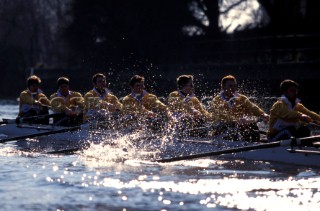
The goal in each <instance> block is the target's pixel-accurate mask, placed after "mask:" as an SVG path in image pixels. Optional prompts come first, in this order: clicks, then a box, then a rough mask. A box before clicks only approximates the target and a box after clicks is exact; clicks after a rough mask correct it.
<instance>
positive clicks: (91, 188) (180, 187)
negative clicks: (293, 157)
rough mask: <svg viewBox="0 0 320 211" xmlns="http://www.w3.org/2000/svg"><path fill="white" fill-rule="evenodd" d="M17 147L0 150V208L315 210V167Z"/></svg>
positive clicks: (0, 105)
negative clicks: (164, 159)
mask: <svg viewBox="0 0 320 211" xmlns="http://www.w3.org/2000/svg"><path fill="white" fill-rule="evenodd" d="M17 111H18V106H17V104H16V103H15V102H10V101H1V102H0V117H1V118H14V117H15V116H16V115H17ZM17 144H18V142H10V143H6V144H1V145H0V165H1V168H0V198H1V202H0V210H211V209H214V210H283V209H287V210H319V208H320V191H319V189H320V176H319V174H320V169H319V168H315V167H309V166H295V165H287V164H281V163H270V162H261V161H255V162H254V161H243V160H216V159H214V158H211V159H209V158H206V159H198V160H192V161H191V160H189V161H180V162H175V163H169V164H159V163H154V162H150V161H149V160H148V159H146V158H145V159H137V158H136V157H135V158H133V159H130V158H126V159H122V157H121V156H122V155H121V153H118V152H115V151H114V150H113V151H111V150H108V149H106V148H89V149H88V150H87V152H82V153H79V154H75V155H59V156H57V155H48V154H43V153H39V152H36V153H34V152H28V151H24V150H20V149H19V148H18V147H17ZM319 158H320V157H319ZM319 161H320V159H319Z"/></svg>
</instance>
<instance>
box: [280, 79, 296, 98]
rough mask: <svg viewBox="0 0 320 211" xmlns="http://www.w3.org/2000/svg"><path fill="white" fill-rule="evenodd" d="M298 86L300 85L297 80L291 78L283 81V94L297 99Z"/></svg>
mask: <svg viewBox="0 0 320 211" xmlns="http://www.w3.org/2000/svg"><path fill="white" fill-rule="evenodd" d="M298 87H299V85H298V84H297V83H296V82H294V81H293V80H289V79H287V80H284V81H282V82H281V84H280V90H281V92H282V94H283V95H284V96H286V97H287V98H288V99H289V100H292V101H294V100H296V99H297V95H298Z"/></svg>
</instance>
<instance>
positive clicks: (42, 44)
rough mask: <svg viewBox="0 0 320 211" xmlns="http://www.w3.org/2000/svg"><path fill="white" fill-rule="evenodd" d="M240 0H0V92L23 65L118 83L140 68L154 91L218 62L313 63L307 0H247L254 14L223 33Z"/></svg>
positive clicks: (314, 17) (215, 69) (21, 82)
mask: <svg viewBox="0 0 320 211" xmlns="http://www.w3.org/2000/svg"><path fill="white" fill-rule="evenodd" d="M250 2H253V1H252V0H223V1H222V0H90V1H89V0H64V1H63V0H30V1H24V0H15V1H10V0H0V68H1V71H2V77H1V83H0V96H1V97H12V96H17V93H19V92H20V91H21V89H23V88H24V86H25V78H26V76H27V75H28V73H29V71H27V70H29V68H41V69H44V70H45V69H50V68H60V69H65V70H68V69H69V68H72V69H73V72H72V73H74V69H77V68H78V71H86V72H87V73H88V74H87V75H90V74H93V73H95V72H98V71H99V72H106V73H108V74H110V75H109V76H110V78H111V80H112V81H120V83H124V81H127V80H128V78H129V77H130V76H131V75H132V74H133V73H140V74H144V75H145V76H146V77H150V79H149V80H152V79H156V80H157V81H158V82H157V83H156V82H153V84H151V87H156V86H160V88H159V87H158V89H159V90H162V89H163V88H161V85H160V83H161V82H165V81H167V82H168V83H170V84H172V82H173V83H174V79H175V77H176V76H177V75H178V74H179V73H195V74H198V76H199V77H198V78H199V80H201V79H207V80H208V79H209V78H208V75H213V74H215V73H219V74H216V76H215V77H216V78H219V77H221V76H222V75H223V74H224V73H226V72H225V71H224V70H227V69H228V71H229V72H227V73H235V74H236V75H237V76H239V77H240V78H241V77H242V78H246V76H248V78H249V79H250V77H252V75H253V74H250V73H249V72H252V71H253V70H252V69H255V68H260V70H261V69H264V71H265V75H270V74H269V72H270V71H271V72H272V71H279V68H281V67H279V64H283V63H290V65H291V66H290V67H292V68H293V69H294V68H295V67H296V66H295V65H294V64H296V63H307V64H308V65H309V64H310V63H312V64H314V63H318V61H319V59H320V58H319V52H320V51H319V49H320V44H319V43H320V42H319V37H320V24H319V23H318V20H319V15H320V13H319V12H318V9H317V7H316V5H317V4H316V3H317V0H291V1H287V0H276V1H273V0H257V2H258V3H259V8H258V9H257V10H256V12H255V13H253V16H254V17H253V20H256V21H255V22H252V23H250V24H247V25H244V24H239V25H238V26H237V27H236V28H235V29H234V30H233V32H232V33H230V32H229V31H228V29H230V28H231V25H229V26H222V21H221V18H222V17H225V18H229V19H230V20H232V17H231V16H230V14H229V13H230V12H231V11H232V10H233V9H236V8H238V12H239V14H238V17H233V19H234V20H236V19H239V18H240V14H241V11H242V10H243V11H244V10H245V9H250V8H248V7H251V4H249V3H250ZM248 64H250V65H252V66H250V67H248ZM261 65H263V67H262V68H261ZM308 65H307V66H304V68H305V67H306V68H311V67H310V66H308ZM318 66H319V65H318ZM318 66H317V65H316V66H312V68H311V69H312V70H315V69H316V68H317V67H318ZM277 68H278V69H277ZM285 69H288V67H285ZM241 71H242V72H241ZM246 71H248V73H246ZM297 71H298V70H297ZM253 72H254V71H253ZM79 73H80V72H79ZM81 74H82V73H81ZM81 74H79V75H81ZM271 75H272V74H271ZM296 75H298V74H296ZM296 75H295V76H296ZM285 76H286V74H284V77H285ZM288 76H290V74H288ZM70 77H71V78H72V76H71V75H70ZM262 77H264V75H263V74H262ZM168 78H170V80H171V81H168ZM257 78H258V77H257ZM264 79H265V78H264ZM86 80H89V79H88V78H87V79H86ZM88 83H89V82H88V81H86V84H88ZM207 83H209V82H205V84H206V85H207ZM89 84H90V83H89ZM163 86H164V87H166V88H168V86H167V85H163ZM75 88H78V87H75ZM88 88H89V87H88ZM169 88H174V84H172V85H171V86H169ZM8 89H9V90H10V91H7V90H8ZM155 89H156V88H155Z"/></svg>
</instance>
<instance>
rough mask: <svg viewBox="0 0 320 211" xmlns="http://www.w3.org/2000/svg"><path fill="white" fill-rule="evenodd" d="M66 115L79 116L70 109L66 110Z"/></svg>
mask: <svg viewBox="0 0 320 211" xmlns="http://www.w3.org/2000/svg"><path fill="white" fill-rule="evenodd" d="M64 113H65V114H66V115H68V116H77V115H78V114H77V112H75V111H73V110H71V109H70V108H66V110H65V111H64Z"/></svg>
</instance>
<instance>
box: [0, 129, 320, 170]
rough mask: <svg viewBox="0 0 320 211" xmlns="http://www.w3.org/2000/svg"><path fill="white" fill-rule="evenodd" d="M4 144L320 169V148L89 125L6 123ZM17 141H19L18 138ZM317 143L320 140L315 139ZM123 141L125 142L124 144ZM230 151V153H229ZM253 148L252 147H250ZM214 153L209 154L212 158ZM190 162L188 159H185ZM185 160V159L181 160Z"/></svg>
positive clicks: (44, 148) (162, 158)
mask: <svg viewBox="0 0 320 211" xmlns="http://www.w3.org/2000/svg"><path fill="white" fill-rule="evenodd" d="M0 133H1V134H4V135H3V136H1V139H0V142H2V143H3V142H7V141H8V140H9V141H13V140H17V139H21V137H22V138H23V140H22V141H17V142H16V144H17V146H19V147H20V148H28V149H30V148H37V149H38V150H48V149H50V150H51V151H52V150H58V151H61V150H65V149H81V148H82V149H83V146H87V143H90V144H104V145H109V144H110V145H113V146H114V145H117V144H119V146H120V147H124V146H125V148H126V150H135V151H138V150H141V151H150V150H151V151H155V152H156V155H154V156H156V160H158V161H162V160H164V159H170V158H172V157H182V158H184V156H190V155H197V154H200V155H201V154H204V153H209V152H221V153H213V154H212V155H215V156H218V158H219V159H226V158H227V159H249V160H256V161H277V162H284V163H291V164H297V165H310V166H320V162H319V158H320V157H319V154H320V151H319V150H318V149H317V148H316V147H317V146H318V145H317V144H314V145H313V146H308V147H305V146H301V147H296V146H295V147H290V146H288V145H286V146H277V147H271V148H259V147H256V148H257V149H255V150H250V151H247V150H243V149H246V148H248V147H250V146H259V145H257V143H248V142H244V141H230V140H224V139H223V138H222V137H221V136H220V137H206V138H199V137H183V138H181V137H180V138H178V137H177V136H174V135H173V134H166V135H163V134H153V135H150V132H146V131H143V130H141V129H140V130H136V131H134V132H128V131H122V132H119V131H115V130H112V129H99V128H95V129H92V127H90V126H89V125H88V124H84V125H81V126H79V127H61V126H52V125H36V124H19V125H17V124H6V125H1V126H0ZM15 138H16V139H15ZM314 139H315V140H319V139H320V137H318V136H314ZM120 142H122V143H120ZM226 149H227V150H229V151H228V153H226V151H225V150H226ZM235 149H239V150H235ZM248 149H249V148H248ZM209 155H210V154H208V156H209ZM185 159H187V157H185ZM181 160H183V159H181Z"/></svg>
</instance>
